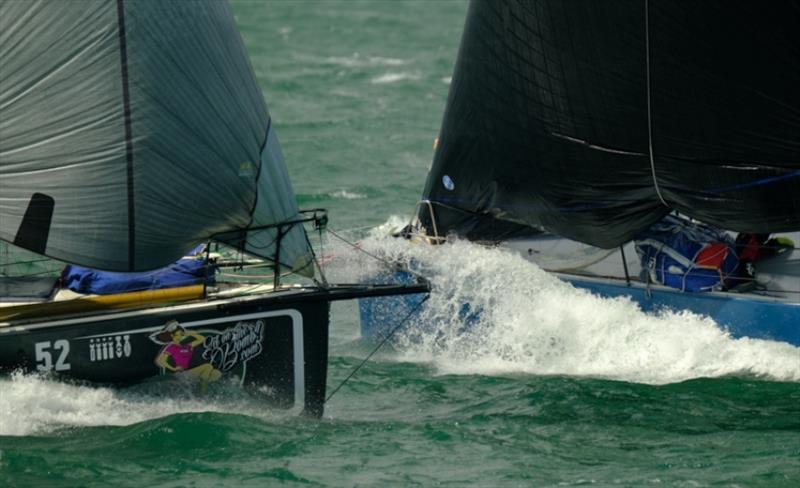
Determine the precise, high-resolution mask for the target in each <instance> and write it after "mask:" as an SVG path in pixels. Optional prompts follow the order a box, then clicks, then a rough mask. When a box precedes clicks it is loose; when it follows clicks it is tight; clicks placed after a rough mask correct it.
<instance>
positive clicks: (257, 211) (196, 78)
mask: <svg viewBox="0 0 800 488" xmlns="http://www.w3.org/2000/svg"><path fill="white" fill-rule="evenodd" d="M0 66H2V76H0V179H1V180H2V184H0V238H2V239H3V240H6V241H9V242H12V243H15V244H17V245H20V246H22V247H25V248H27V249H30V250H34V251H36V252H39V253H41V254H45V255H48V256H50V257H53V258H57V259H60V260H63V261H68V262H73V263H79V264H81V265H85V266H90V267H94V268H101V269H106V270H115V271H138V270H147V269H153V268H156V267H159V266H163V265H165V264H167V263H169V262H172V261H174V260H175V259H177V258H179V257H180V256H182V255H183V254H184V253H185V252H187V251H188V250H189V249H192V248H193V247H194V246H195V245H196V244H198V243H200V242H203V241H205V240H207V239H208V238H209V237H210V236H212V235H214V234H218V233H221V232H229V231H234V232H232V233H231V234H228V237H230V236H233V237H232V238H231V239H228V240H230V241H242V240H243V239H244V237H245V234H246V233H245V232H244V231H242V229H246V228H247V227H254V226H265V225H272V224H275V223H279V222H285V221H293V220H296V219H297V218H298V209H297V204H296V201H295V197H294V194H293V190H292V188H291V184H290V182H289V179H288V175H287V171H286V168H285V165H284V161H283V156H282V154H281V151H280V146H279V144H278V140H277V138H276V135H275V130H274V129H273V128H271V126H270V116H269V113H268V111H267V107H266V106H265V104H264V101H263V98H262V95H261V90H260V88H259V85H258V82H257V80H256V78H255V74H254V72H253V70H252V68H251V66H250V64H249V61H248V58H247V56H246V53H245V48H244V45H243V43H242V40H241V38H240V36H239V33H238V31H237V29H236V26H235V22H234V19H233V16H232V14H231V12H230V11H229V8H228V5H227V3H226V2H220V1H214V0H209V1H191V2H188V1H186V2H185V1H180V2H172V1H170V2H160V1H159V2H156V1H148V0H117V1H113V0H87V1H83V2H81V3H80V5H76V4H75V3H73V2H54V1H39V2H33V1H31V2H19V1H7V0H2V1H0ZM276 232H277V230H276V229H274V228H273V229H268V230H262V231H260V232H250V233H249V235H247V236H246V237H247V240H248V243H247V250H248V251H250V252H253V253H255V254H258V255H260V256H262V257H265V258H268V259H273V258H274V256H275V254H276V250H277V248H276V242H277V241H276ZM280 241H281V249H280V261H281V263H282V264H283V265H284V266H285V267H288V268H295V269H298V268H303V267H304V266H306V265H307V264H308V262H309V248H308V242H307V238H306V236H305V233H304V231H303V230H302V227H301V226H295V227H294V228H292V230H290V231H288V234H286V235H285V236H284V237H283V238H282V239H281V240H280Z"/></svg>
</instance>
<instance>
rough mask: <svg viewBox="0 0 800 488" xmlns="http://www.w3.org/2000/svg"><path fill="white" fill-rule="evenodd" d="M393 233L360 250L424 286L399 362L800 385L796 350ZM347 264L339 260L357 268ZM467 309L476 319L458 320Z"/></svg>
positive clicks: (509, 260) (456, 246)
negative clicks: (412, 272) (405, 268)
mask: <svg viewBox="0 0 800 488" xmlns="http://www.w3.org/2000/svg"><path fill="white" fill-rule="evenodd" d="M400 223H404V221H403V220H400V219H394V220H393V221H390V223H388V224H387V225H386V226H384V227H382V228H379V229H376V230H375V231H374V232H373V235H371V236H370V237H368V238H366V239H364V240H363V241H362V243H361V245H362V247H363V248H364V249H365V250H366V251H368V252H370V253H372V254H376V255H383V256H385V257H386V258H387V259H389V260H391V259H398V258H399V259H404V260H406V261H409V262H412V263H414V264H413V268H415V269H417V270H418V271H419V272H420V273H421V274H423V275H425V276H427V277H428V278H429V279H430V280H431V283H432V286H433V292H432V293H431V296H430V299H429V300H428V302H427V303H426V305H425V307H424V309H423V311H422V313H421V314H420V315H419V317H418V318H417V319H416V320H415V321H414V322H413V323H412V324H410V326H409V327H407V328H405V329H403V331H402V332H400V333H399V335H398V337H397V338H396V339H397V340H396V346H397V351H398V352H397V354H398V356H397V357H398V359H399V360H401V361H413V362H426V363H431V364H433V365H434V366H435V367H436V368H437V370H438V371H439V372H440V373H442V374H485V375H497V374H518V373H522V374H535V375H574V376H589V377H599V378H607V379H614V380H622V381H629V382H638V383H648V384H664V383H673V382H680V381H684V380H688V379H692V378H700V377H720V376H728V375H744V376H755V377H761V378H765V379H770V380H779V381H800V348H797V347H793V346H791V345H789V344H786V343H779V342H773V341H767V340H758V339H748V338H741V339H735V338H733V337H731V336H730V335H729V334H728V332H726V331H725V330H724V329H722V328H721V327H720V326H718V325H717V324H716V323H715V322H714V321H713V320H712V319H710V318H708V317H704V316H701V315H697V314H694V313H691V312H686V311H683V312H673V311H663V312H661V313H659V314H649V313H644V312H643V311H642V310H641V309H640V308H639V306H638V305H637V304H636V303H634V302H633V301H631V300H629V299H627V298H604V297H600V296H597V295H594V294H592V293H590V292H589V291H586V290H582V289H577V288H575V287H573V286H572V285H570V284H568V283H566V282H563V281H561V280H559V279H558V278H556V277H554V276H553V275H551V274H548V273H546V272H544V271H543V270H542V269H540V268H539V267H538V266H536V265H535V264H533V263H531V262H529V261H526V260H525V259H523V258H522V257H521V256H520V255H517V254H514V253H513V252H511V251H507V250H501V249H496V248H486V247H482V246H479V245H475V244H472V243H469V242H465V241H456V242H453V243H448V244H445V245H441V246H427V245H419V244H411V243H409V242H408V241H404V240H400V239H392V238H389V237H384V236H386V235H387V234H388V232H387V228H388V227H391V226H396V225H398V224H400ZM348 256H349V257H347V258H345V259H344V262H347V261H348V259H361V258H356V257H355V254H354V253H351V254H349V255H348ZM345 267H346V268H347V269H359V270H361V271H360V275H361V276H359V277H358V278H361V279H364V278H368V276H369V275H370V273H371V274H373V275H374V274H376V273H378V272H380V266H379V265H376V264H372V265H371V266H368V265H366V264H362V265H359V266H352V263H350V264H346V265H345ZM464 304H469V307H470V308H471V310H472V311H473V312H471V313H470V312H467V313H465V311H464ZM475 310H480V311H481V312H480V313H475V312H474V311H475ZM466 322H469V324H466Z"/></svg>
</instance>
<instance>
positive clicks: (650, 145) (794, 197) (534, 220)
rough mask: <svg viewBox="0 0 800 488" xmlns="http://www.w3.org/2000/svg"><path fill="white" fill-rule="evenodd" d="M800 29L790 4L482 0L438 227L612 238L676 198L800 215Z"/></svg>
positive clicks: (443, 164) (435, 179)
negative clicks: (543, 231)
mask: <svg viewBox="0 0 800 488" xmlns="http://www.w3.org/2000/svg"><path fill="white" fill-rule="evenodd" d="M797 25H800V8H798V6H797V3H791V2H774V3H769V4H766V5H764V4H759V3H757V2H736V3H730V2H700V3H696V2H647V1H645V0H638V1H616V2H595V1H588V0H587V1H570V2H563V1H553V0H543V1H512V0H510V1H504V2H492V1H479V0H474V1H473V3H472V4H471V5H470V9H469V12H468V17H467V21H466V25H465V29H464V34H463V39H462V42H461V48H460V51H459V55H458V59H457V62H456V68H455V73H454V75H453V80H452V84H451V89H450V94H449V98H448V103H447V107H446V110H445V116H444V122H443V124H442V128H441V132H440V135H439V146H438V149H437V151H436V154H435V157H434V162H433V167H432V169H431V172H430V174H429V177H428V181H427V183H426V186H425V190H424V199H426V200H429V201H431V202H432V206H433V212H434V214H435V221H436V225H437V232H438V233H439V234H440V235H441V234H446V233H449V232H454V233H456V234H458V235H461V236H465V237H467V238H470V239H474V240H497V239H502V238H505V237H507V236H508V235H510V234H513V233H519V232H520V231H521V230H522V229H525V228H527V229H529V232H533V231H534V229H542V228H543V229H546V230H548V231H551V232H553V233H556V234H559V235H562V236H564V237H568V238H571V239H575V240H579V241H582V242H585V243H588V244H592V245H596V246H601V247H607V248H610V247H614V246H616V245H619V244H620V243H623V242H625V241H627V240H629V239H631V238H632V237H633V236H635V235H636V234H637V233H638V232H640V231H641V230H643V229H645V228H646V227H648V226H649V225H651V224H652V223H653V222H655V221H657V220H659V219H660V218H661V217H662V216H663V215H665V214H666V213H668V212H670V211H672V210H678V211H680V212H681V213H684V214H687V215H689V216H692V217H695V218H698V219H700V220H703V221H705V222H708V223H711V224H715V225H718V226H721V227H724V228H727V229H731V230H738V231H752V232H778V231H787V230H794V229H798V228H800V99H799V97H798V95H800V93H798V91H797V89H796V87H797V86H800V55H798V54H799V53H798V49H800V30H798V29H797V28H796V26H797ZM419 217H420V219H421V221H422V223H423V225H425V226H426V227H427V228H428V230H429V232H430V231H431V230H432V222H431V219H430V213H429V211H428V209H427V208H425V207H421V211H420V215H419Z"/></svg>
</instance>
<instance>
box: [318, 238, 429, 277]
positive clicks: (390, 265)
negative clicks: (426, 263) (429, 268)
mask: <svg viewBox="0 0 800 488" xmlns="http://www.w3.org/2000/svg"><path fill="white" fill-rule="evenodd" d="M326 230H327V231H328V232H329V233H330V234H331V235H332V236H334V237H335V238H337V239H339V240H340V241H342V242H344V243H345V244H347V245H349V246H350V247H352V248H353V249H355V250H357V251H360V252H362V253H364V254H366V255H367V256H369V257H371V258H373V259H375V260H377V261H380V262H381V263H383V264H384V265H386V267H387V268H389V269H396V268H397V267H398V266H399V265H400V264H399V263H393V262H391V261H389V260H388V259H384V258H382V257H380V256H378V255H376V254H374V253H371V252H369V251H367V250H365V249H364V248H362V247H361V246H359V245H358V244H356V243H355V242H351V241H349V240H347V239H345V238H344V237H342V236H340V235H339V234H337V233H336V232H334V231H333V230H331V229H326ZM402 269H403V271H406V272H408V273H409V274H412V275H414V276H415V277H417V278H422V279H425V277H424V276H422V275H421V274H420V273H418V272H416V271H413V270H411V269H409V268H408V266H404V265H403V266H402Z"/></svg>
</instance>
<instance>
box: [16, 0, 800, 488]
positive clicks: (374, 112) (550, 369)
mask: <svg viewBox="0 0 800 488" xmlns="http://www.w3.org/2000/svg"><path fill="white" fill-rule="evenodd" d="M233 6H234V11H235V13H236V15H237V20H238V22H239V23H240V26H241V29H242V33H243V35H244V38H245V41H246V43H247V46H248V49H249V50H250V52H251V55H252V58H253V64H254V67H255V69H256V71H257V73H258V75H259V78H260V80H261V81H262V85H263V88H264V92H265V95H266V98H267V101H268V104H269V105H270V110H271V113H272V115H273V117H274V123H275V126H276V127H277V129H278V132H279V135H280V138H281V141H282V143H283V146H284V152H285V154H286V157H287V161H288V164H289V169H290V173H291V175H292V178H293V181H294V183H295V189H296V191H297V193H298V197H299V200H300V204H301V206H305V207H309V206H321V207H326V208H328V209H329V210H330V211H331V226H332V228H334V229H339V230H344V229H351V228H355V227H361V226H373V225H378V224H382V223H384V222H387V221H391V222H392V223H393V224H397V223H398V222H401V219H402V218H405V216H407V215H408V214H409V213H410V212H411V209H412V207H413V205H414V204H415V203H416V199H417V198H418V196H419V194H420V192H421V189H422V184H423V182H424V178H425V173H426V171H427V168H428V165H429V163H430V158H431V142H432V139H433V138H434V137H435V134H436V131H437V127H438V125H439V123H440V120H441V116H442V111H443V108H444V101H445V98H446V95H447V89H448V82H449V75H450V72H451V70H452V65H453V62H454V59H455V53H456V50H457V45H458V40H459V36H460V32H461V27H462V22H463V17H464V14H465V12H466V4H465V2H463V1H460V0H453V1H429V2H423V1H409V2H401V1H342V2H339V1H332V0H322V1H318V2H301V1H288V0H287V1H277V2H235V3H234V4H233ZM379 234H380V233H379V232H376V233H375V235H379ZM364 245H365V247H367V248H368V249H370V250H377V249H381V250H382V251H383V252H386V253H389V254H391V253H395V252H397V253H400V252H403V253H411V254H413V255H414V256H415V259H416V260H417V261H418V262H419V263H422V266H425V267H427V268H428V269H429V270H430V271H431V272H432V273H433V274H435V276H437V278H436V281H435V282H434V286H435V287H436V291H437V293H435V294H434V295H433V296H432V297H431V299H430V301H429V307H428V311H427V312H426V314H425V315H424V316H423V317H422V318H421V319H420V320H419V321H418V322H417V323H414V324H412V325H413V326H412V327H411V328H410V329H409V330H407V331H406V332H405V333H403V334H401V335H400V336H399V337H398V338H397V341H396V343H395V345H394V346H392V347H386V348H384V349H381V350H380V351H379V352H378V354H377V355H376V356H374V357H373V359H372V360H371V361H369V362H367V363H366V365H365V366H364V367H363V368H362V369H361V370H360V371H359V372H358V374H356V376H355V377H354V378H353V379H351V380H350V381H349V382H348V383H347V384H345V386H344V387H343V388H342V389H341V390H340V391H339V392H338V393H337V394H336V395H335V396H334V397H333V398H332V400H331V402H330V403H329V405H328V407H327V409H326V415H325V418H324V419H323V420H321V421H312V420H307V419H300V418H291V417H289V418H287V417H285V416H283V415H281V414H279V413H276V412H271V411H268V410H265V409H264V408H263V407H262V406H261V405H260V404H258V403H257V402H254V401H252V400H250V399H249V398H248V397H247V396H246V395H244V394H242V393H241V392H239V391H238V390H237V389H236V388H230V389H222V390H221V391H217V392H215V393H214V394H213V395H212V396H211V397H210V398H206V397H196V396H194V394H193V393H192V392H188V391H174V392H170V393H169V394H165V393H164V392H163V391H159V390H154V389H151V388H149V387H147V386H141V387H134V388H130V389H125V390H112V389H105V388H89V387H86V386H79V385H69V384H64V383H56V382H52V381H49V380H46V379H41V378H36V377H30V376H28V377H25V376H17V377H13V378H4V379H0V486H37V487H38V486H103V487H105V486H170V487H176V486H221V485H223V486H294V485H297V486H572V485H596V486H610V485H613V486H650V485H657V486H662V485H663V486H743V487H749V486H779V487H780V486H787V487H790V486H800V350H798V349H797V348H793V347H789V346H787V345H782V344H778V343H773V342H768V341H755V340H733V339H731V338H729V337H728V336H727V335H726V334H725V333H724V332H723V331H722V330H720V329H719V328H717V327H716V326H715V324H713V322H710V321H709V320H707V319H704V318H702V317H697V316H693V315H688V314H665V315H662V316H658V317H650V316H646V315H643V314H642V313H641V312H639V311H638V310H637V309H636V307H635V306H633V305H632V304H631V303H629V302H626V301H624V300H603V299H599V298H596V297H593V296H591V295H589V294H587V293H585V292H583V291H578V290H575V289H572V288H571V287H569V286H567V285H565V284H563V283H561V282H558V281H557V280H555V279H553V278H552V277H551V276H549V275H547V274H545V273H543V272H541V271H540V270H539V269H537V268H536V267H535V266H533V265H531V264H528V263H526V262H524V261H522V260H520V259H518V258H516V257H514V256H511V255H509V254H505V253H503V252H501V251H498V250H487V249H481V248H477V247H475V246H471V245H469V244H465V243H456V244H454V245H452V246H451V245H448V246H441V247H437V248H433V249H421V248H413V247H410V246H408V245H407V244H405V243H397V242H389V241H386V240H383V239H381V238H379V237H370V238H367V239H366V240H365V241H364ZM332 247H333V244H332V243H331V248H332ZM335 251H336V253H337V254H338V256H339V258H340V259H339V260H338V261H337V262H336V263H335V264H334V265H332V268H331V269H330V270H329V272H330V274H331V276H332V277H334V278H335V277H337V276H338V277H347V278H354V277H358V276H359V273H365V272H369V271H370V270H371V269H372V268H370V266H371V265H370V264H369V263H368V262H365V261H363V259H364V258H363V256H361V255H353V254H352V253H349V252H348V251H347V250H346V249H344V248H343V247H341V246H339V247H337V248H336V249H335ZM354 270H358V271H357V272H356V271H354ZM465 300H466V301H469V302H470V303H474V304H476V305H479V306H481V307H482V308H483V309H484V310H486V311H488V312H486V313H484V314H483V315H482V316H481V319H480V321H479V323H478V324H477V325H476V326H475V327H473V328H472V329H471V330H470V332H469V333H468V334H466V335H465V334H463V333H462V332H463V331H461V328H462V323H461V322H460V320H459V314H458V311H459V307H460V304H461V303H463V302H464V301H465ZM431 325H433V326H434V327H433V328H432V329H433V330H432V329H431V327H430V326H431ZM358 335H359V333H358V322H357V310H356V309H355V304H352V303H351V304H342V305H337V306H335V307H334V311H333V329H332V338H331V342H332V352H331V359H330V373H329V388H330V389H333V388H334V387H335V386H337V385H338V384H339V383H340V382H341V381H342V380H343V379H344V378H345V377H346V376H347V375H348V374H349V373H350V372H351V371H352V370H353V368H355V367H356V366H358V364H359V363H360V362H361V359H362V358H364V357H366V355H367V354H369V353H370V351H371V350H372V348H373V347H374V343H372V342H368V341H362V340H361V339H360V338H359V336H358Z"/></svg>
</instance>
